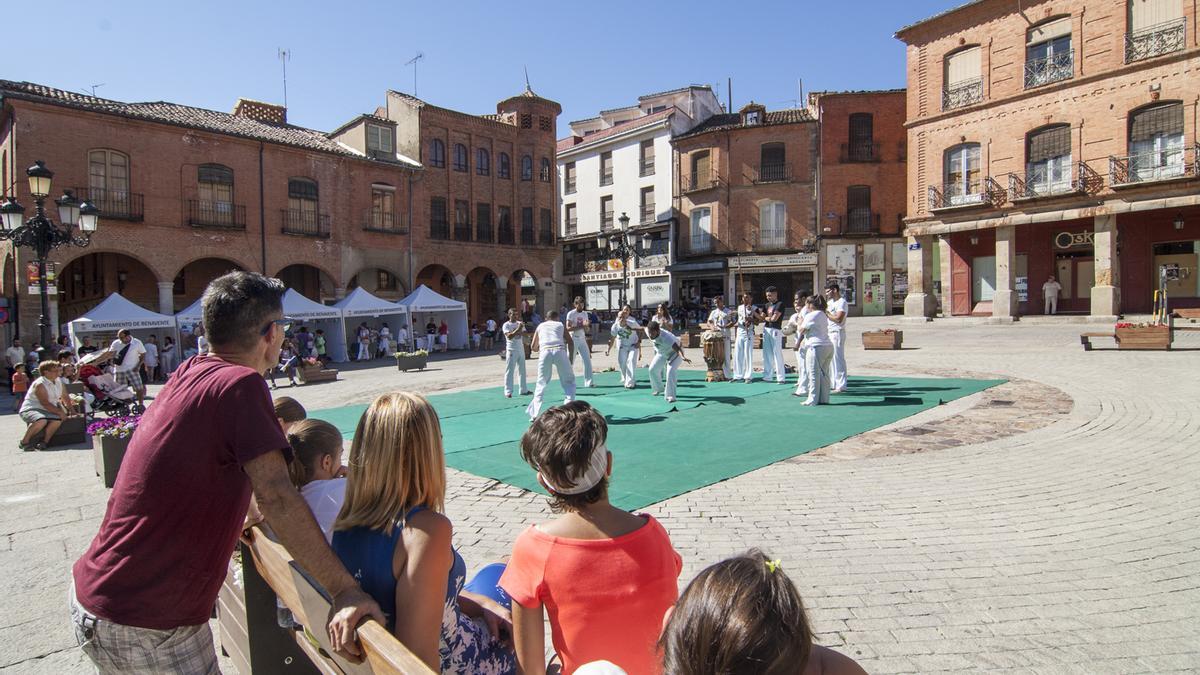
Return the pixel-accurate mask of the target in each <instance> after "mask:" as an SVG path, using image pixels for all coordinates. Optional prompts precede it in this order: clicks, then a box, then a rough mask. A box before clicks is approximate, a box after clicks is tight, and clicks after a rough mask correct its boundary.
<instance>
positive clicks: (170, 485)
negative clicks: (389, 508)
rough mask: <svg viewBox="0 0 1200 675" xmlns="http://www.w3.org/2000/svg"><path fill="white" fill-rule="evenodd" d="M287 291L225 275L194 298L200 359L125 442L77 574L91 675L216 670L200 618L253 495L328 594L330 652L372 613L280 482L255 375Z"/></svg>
mask: <svg viewBox="0 0 1200 675" xmlns="http://www.w3.org/2000/svg"><path fill="white" fill-rule="evenodd" d="M284 290H285V289H284V286H283V284H282V283H280V282H279V280H277V279H268V278H266V277H264V276H261V275H258V274H251V273H247V272H233V273H230V274H227V275H225V276H223V277H221V278H219V279H217V280H216V281H213V282H212V283H211V284H209V286H208V288H207V289H206V290H205V292H204V301H203V307H204V309H203V313H204V328H205V333H206V334H207V335H208V340H209V343H210V345H211V353H209V354H205V355H200V356H196V357H193V358H191V359H189V360H187V361H185V362H184V363H183V365H181V366H180V367H179V369H178V370H176V371H175V374H174V375H173V376H172V377H171V381H170V382H169V383H168V384H167V385H166V386H165V387H163V389H162V391H161V392H160V393H159V395H158V397H157V398H156V400H155V401H154V404H153V405H152V406H150V408H149V409H148V410H147V411H146V413H145V415H144V416H143V417H142V420H141V423H140V424H139V425H138V430H137V433H135V434H134V435H133V438H132V440H131V441H130V443H129V449H128V451H127V452H126V454H125V458H124V460H123V461H122V465H121V472H120V474H118V477H117V482H116V485H115V486H114V487H113V492H112V495H111V496H110V497H109V501H108V509H107V510H106V512H105V514H104V521H103V522H102V523H101V524H100V531H99V532H98V533H97V534H96V538H95V539H93V540H92V544H91V546H90V547H88V550H87V552H86V553H84V554H83V557H82V558H80V559H79V560H78V561H77V562H76V563H75V567H74V574H73V576H74V579H73V583H72V596H71V616H72V623H73V624H74V628H75V635H76V639H77V641H78V642H79V644H80V646H81V647H82V648H83V650H84V652H85V653H86V654H87V655H88V657H90V658H91V659H92V661H93V662H95V664H96V666H97V668H99V670H100V672H102V673H117V672H186V673H218V672H219V671H218V669H217V657H216V652H215V650H214V648H213V642H212V632H211V631H210V630H209V627H208V619H209V617H210V616H211V614H212V609H213V605H214V604H215V603H216V599H217V591H218V589H219V588H220V586H221V581H222V579H224V577H225V572H226V569H227V568H228V565H229V558H230V555H231V554H232V552H233V547H234V545H235V544H236V543H237V539H238V535H239V534H240V533H241V530H242V527H243V525H244V518H245V516H246V509H247V506H248V505H249V503H250V493H251V491H252V490H253V493H254V496H255V498H256V500H257V503H258V507H259V509H260V510H261V511H262V513H263V516H264V517H265V518H266V520H267V523H268V524H270V526H271V528H272V529H273V530H274V531H275V533H276V534H277V535H278V537H279V539H280V541H281V542H282V543H283V545H284V546H286V547H287V549H288V550H289V551H290V552H292V554H293V555H294V557H295V559H296V561H297V562H298V563H299V564H300V565H301V566H302V567H304V568H305V569H306V570H308V571H309V572H310V573H311V574H312V575H313V576H314V577H315V578H316V579H317V581H319V582H320V583H321V584H322V585H323V586H324V587H325V589H326V590H327V591H328V592H329V593H330V595H331V596H333V600H334V602H333V605H334V606H333V610H332V612H331V613H330V619H329V627H328V630H329V633H330V638H331V641H332V643H333V645H334V647H335V648H338V649H340V650H341V651H342V652H343V653H344V654H349V655H351V658H353V657H355V656H357V655H358V654H359V651H358V647H357V645H355V644H354V637H353V636H354V628H355V626H356V625H357V624H358V622H359V621H360V620H362V619H364V618H365V617H367V616H368V615H370V616H374V617H375V618H376V619H378V620H380V621H382V620H383V614H382V612H380V610H379V607H378V605H376V604H375V602H374V601H373V600H371V599H370V597H369V596H367V595H366V594H365V593H363V592H362V590H361V589H360V588H359V586H358V584H357V583H356V582H355V581H354V579H353V578H352V577H351V576H350V575H349V574H348V573H347V572H346V570H345V568H343V567H342V565H341V563H340V562H339V561H338V558H337V556H336V555H334V553H333V552H332V551H331V550H330V549H329V546H328V545H327V544H326V543H325V537H324V535H323V534H321V530H320V528H318V526H317V523H316V521H315V520H314V519H313V517H312V513H311V512H310V511H309V509H308V506H307V505H306V504H305V502H304V499H303V498H302V497H301V496H300V493H299V492H298V491H297V490H296V488H295V487H293V486H292V483H291V481H290V480H289V479H288V472H287V463H288V461H289V460H290V457H291V451H290V449H289V448H288V443H287V440H286V439H285V438H284V436H283V433H282V431H281V430H280V428H279V424H278V422H276V420H275V412H274V408H273V406H272V403H271V396H270V393H269V392H268V391H267V384H266V381H265V380H263V378H262V375H261V373H262V372H263V371H265V370H267V369H268V368H270V367H272V366H274V365H275V364H276V363H277V362H278V361H279V348H280V345H281V343H282V341H283V335H284V332H285V330H286V329H287V320H285V319H284V318H283V307H282V297H283V292H284Z"/></svg>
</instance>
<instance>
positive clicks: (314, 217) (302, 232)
mask: <svg viewBox="0 0 1200 675" xmlns="http://www.w3.org/2000/svg"><path fill="white" fill-rule="evenodd" d="M279 216H280V220H281V222H282V223H283V233H284V234H295V235H299V236H302V237H320V238H322V239H328V238H329V214H326V213H316V212H314V211H301V210H299V209H281V210H280V211H279Z"/></svg>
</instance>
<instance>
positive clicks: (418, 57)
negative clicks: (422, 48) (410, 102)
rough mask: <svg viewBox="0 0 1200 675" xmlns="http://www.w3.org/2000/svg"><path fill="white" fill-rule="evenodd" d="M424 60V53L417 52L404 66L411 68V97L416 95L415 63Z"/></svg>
mask: <svg viewBox="0 0 1200 675" xmlns="http://www.w3.org/2000/svg"><path fill="white" fill-rule="evenodd" d="M423 58H425V53H424V52H417V55H416V56H414V57H412V58H411V59H409V60H408V61H406V62H405V64H404V65H406V66H412V67H413V97H416V95H417V61H420V60H421V59H423Z"/></svg>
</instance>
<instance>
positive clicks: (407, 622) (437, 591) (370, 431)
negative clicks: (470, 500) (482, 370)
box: [333, 392, 516, 675]
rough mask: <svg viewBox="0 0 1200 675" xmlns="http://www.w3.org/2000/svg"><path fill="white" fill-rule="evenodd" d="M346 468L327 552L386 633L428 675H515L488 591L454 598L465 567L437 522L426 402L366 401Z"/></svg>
mask: <svg viewBox="0 0 1200 675" xmlns="http://www.w3.org/2000/svg"><path fill="white" fill-rule="evenodd" d="M349 465H350V470H349V476H348V477H347V479H346V497H345V501H344V503H343V504H342V510H341V513H339V514H338V517H337V521H335V522H334V525H333V530H334V532H333V550H334V552H335V553H337V554H338V557H340V558H341V559H342V563H343V564H344V565H345V566H346V569H347V570H348V571H349V572H350V573H351V574H352V575H354V578H355V579H357V580H358V581H359V583H360V584H361V585H362V588H363V590H364V591H366V592H367V593H369V594H370V595H371V597H373V598H375V601H376V602H378V603H379V605H380V607H381V608H382V609H383V612H384V615H385V617H386V618H387V624H388V629H389V630H391V631H392V632H393V633H394V634H395V636H396V637H397V638H398V639H399V640H400V641H401V642H403V643H404V644H405V646H407V647H408V648H409V649H410V650H411V651H412V652H413V653H414V654H415V655H416V656H417V657H418V658H420V659H421V660H422V661H424V662H425V664H426V665H428V666H429V667H430V668H432V669H433V670H437V671H439V672H442V673H489V674H496V675H501V674H504V673H513V672H515V671H516V659H515V658H514V657H513V652H512V648H511V647H510V646H508V645H506V644H505V642H506V641H507V638H508V637H509V635H510V631H511V620H510V619H509V611H508V609H507V608H505V607H504V606H503V604H502V603H503V602H505V601H506V599H505V598H504V597H503V596H501V595H500V594H499V593H497V592H496V591H497V590H498V589H497V588H496V586H495V583H494V582H493V583H490V584H482V585H483V586H485V588H483V589H482V590H481V591H480V592H471V591H468V590H464V584H463V582H464V581H465V579H466V564H465V563H464V562H463V559H462V556H460V555H459V554H458V552H457V551H455V550H454V548H453V546H452V545H451V529H452V528H451V526H450V521H449V519H447V518H446V516H444V515H443V514H442V504H443V502H444V500H445V497H446V465H445V457H444V451H443V449H442V429H441V425H440V424H439V423H438V417H437V413H435V412H434V410H433V406H431V405H430V404H429V401H426V400H425V399H424V398H422V397H421V396H418V395H416V394H410V393H407V392H396V393H392V394H384V395H383V396H380V397H379V398H377V399H375V401H374V402H373V403H372V404H371V406H370V407H369V408H367V410H366V412H364V413H363V416H362V418H360V419H359V421H358V428H357V430H356V431H355V432H354V442H353V443H352V444H351V446H350V461H349ZM487 571H488V569H487V568H485V570H484V572H487ZM482 575H483V572H481V573H480V576H482ZM474 582H475V580H472V584H468V585H467V588H474V587H475V585H474Z"/></svg>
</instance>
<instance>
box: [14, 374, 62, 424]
mask: <svg viewBox="0 0 1200 675" xmlns="http://www.w3.org/2000/svg"><path fill="white" fill-rule="evenodd" d="M63 382H64V380H63V378H61V377H59V378H58V381H56V382H51V381H50V380H47V379H46V378H44V377H39V378H37V379H36V380H34V381H33V382H32V383H30V385H29V392H28V393H26V394H25V400H24V401H22V402H21V412H25V411H26V410H41V411H42V412H54V414H55V415H57V414H58V412H57V411H50V410H47V409H46V407H45V406H43V405H42V402H41V401H39V400H38V397H37V393H36V391H35V390H36V389H37V388H38V387H42V389H43V390H45V392H46V399H47V400H48V401H50V405H52V406H53V405H62V394H63Z"/></svg>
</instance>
